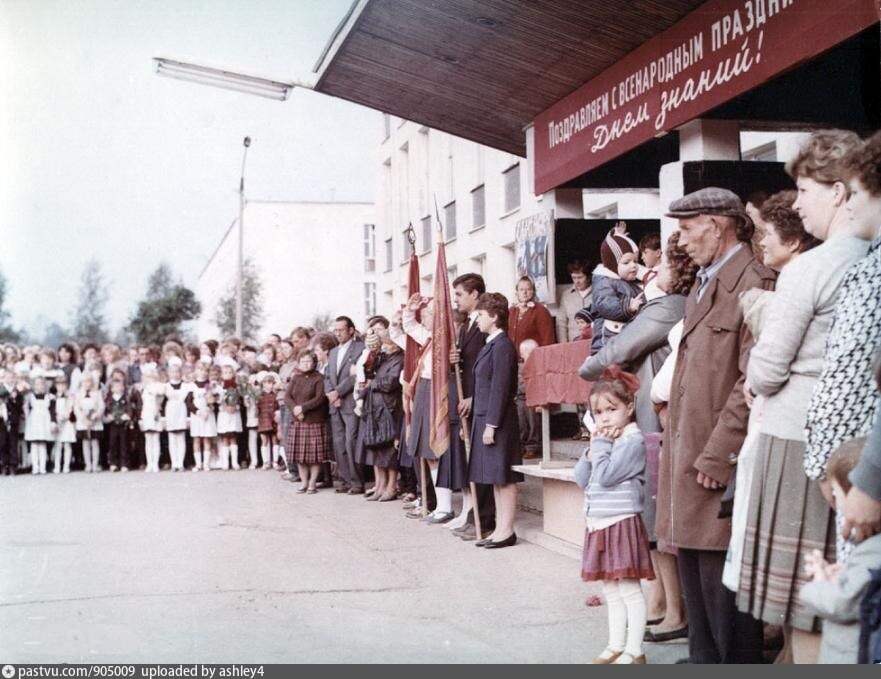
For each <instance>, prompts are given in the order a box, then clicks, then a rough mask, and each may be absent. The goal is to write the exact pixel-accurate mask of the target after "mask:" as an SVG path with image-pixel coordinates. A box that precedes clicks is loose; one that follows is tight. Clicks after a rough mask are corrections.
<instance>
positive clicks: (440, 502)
mask: <svg viewBox="0 0 881 679" xmlns="http://www.w3.org/2000/svg"><path fill="white" fill-rule="evenodd" d="M434 496H435V497H436V498H437V506H436V507H435V509H434V512H435V514H451V513H452V511H453V491H451V490H450V489H449V488H437V487H435V489H434Z"/></svg>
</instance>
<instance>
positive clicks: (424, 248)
mask: <svg viewBox="0 0 881 679" xmlns="http://www.w3.org/2000/svg"><path fill="white" fill-rule="evenodd" d="M433 237H434V234H433V233H432V232H431V215H428V216H427V217H423V218H422V243H421V244H420V246H421V247H420V248H419V251H420V252H423V253H424V252H431V243H432V240H433Z"/></svg>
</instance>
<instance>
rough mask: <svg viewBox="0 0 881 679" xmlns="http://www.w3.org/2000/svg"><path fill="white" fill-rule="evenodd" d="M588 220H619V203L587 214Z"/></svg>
mask: <svg viewBox="0 0 881 679" xmlns="http://www.w3.org/2000/svg"><path fill="white" fill-rule="evenodd" d="M587 218H588V219H618V203H612V204H611V205H605V206H603V207H601V208H600V209H598V210H591V211H590V212H588V213H587Z"/></svg>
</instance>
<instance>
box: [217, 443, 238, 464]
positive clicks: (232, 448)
mask: <svg viewBox="0 0 881 679" xmlns="http://www.w3.org/2000/svg"><path fill="white" fill-rule="evenodd" d="M229 440H230V441H232V443H227V442H226V441H227V440H226V439H224V438H223V437H221V439H220V444H219V451H220V467H221V469H229V468H230V465H232V468H233V469H239V444H238V443H236V442H235V440H236V439H235V437H231V438H230V439H229Z"/></svg>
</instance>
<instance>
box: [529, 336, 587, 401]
mask: <svg viewBox="0 0 881 679" xmlns="http://www.w3.org/2000/svg"><path fill="white" fill-rule="evenodd" d="M589 355H590V342H589V341H587V340H584V341H579V342H566V343H564V344H551V345H548V346H546V347H538V348H536V349H535V350H534V351H533V352H532V355H531V356H530V357H529V360H528V361H527V362H526V364H525V365H524V366H523V382H524V383H525V386H526V405H528V406H530V407H532V408H534V407H536V406H546V405H551V404H555V403H587V398H588V396H589V394H590V382H585V381H584V380H583V379H581V378H580V377H579V376H578V369H579V368H580V367H581V364H582V363H584V361H585V359H586V358H587V357H588V356H589Z"/></svg>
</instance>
